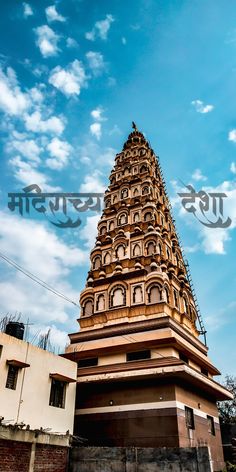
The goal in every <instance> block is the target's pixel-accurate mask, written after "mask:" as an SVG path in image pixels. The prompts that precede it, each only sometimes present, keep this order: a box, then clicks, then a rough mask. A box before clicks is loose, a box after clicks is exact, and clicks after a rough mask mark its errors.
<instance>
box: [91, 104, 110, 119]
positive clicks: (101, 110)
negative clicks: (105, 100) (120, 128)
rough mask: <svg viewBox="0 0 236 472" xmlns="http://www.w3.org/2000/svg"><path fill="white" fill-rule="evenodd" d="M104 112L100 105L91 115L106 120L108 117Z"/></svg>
mask: <svg viewBox="0 0 236 472" xmlns="http://www.w3.org/2000/svg"><path fill="white" fill-rule="evenodd" d="M103 113H104V110H103V109H102V108H101V107H98V108H95V109H94V110H92V111H91V116H92V118H94V120H96V121H104V120H105V119H106V118H104V117H103V116H102V114H103Z"/></svg>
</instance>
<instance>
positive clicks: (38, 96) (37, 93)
mask: <svg viewBox="0 0 236 472" xmlns="http://www.w3.org/2000/svg"><path fill="white" fill-rule="evenodd" d="M28 94H29V97H30V98H31V100H32V101H33V102H34V103H42V102H43V100H44V96H43V93H42V92H41V90H40V89H39V88H37V87H33V88H32V89H30V90H29V92H28Z"/></svg>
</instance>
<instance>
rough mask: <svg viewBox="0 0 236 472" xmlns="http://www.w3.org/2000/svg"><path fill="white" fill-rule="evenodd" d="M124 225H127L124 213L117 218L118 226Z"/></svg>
mask: <svg viewBox="0 0 236 472" xmlns="http://www.w3.org/2000/svg"><path fill="white" fill-rule="evenodd" d="M126 223H127V215H126V213H123V214H122V215H120V217H119V220H118V224H119V225H125V224H126Z"/></svg>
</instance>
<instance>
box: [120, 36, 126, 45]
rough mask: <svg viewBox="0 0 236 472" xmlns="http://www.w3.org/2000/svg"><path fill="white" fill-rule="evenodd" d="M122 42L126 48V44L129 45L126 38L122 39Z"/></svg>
mask: <svg viewBox="0 0 236 472" xmlns="http://www.w3.org/2000/svg"><path fill="white" fill-rule="evenodd" d="M121 42H122V44H124V46H125V45H126V43H127V40H126V38H125V37H124V36H122V38H121Z"/></svg>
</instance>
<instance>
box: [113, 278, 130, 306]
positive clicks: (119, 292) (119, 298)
mask: <svg viewBox="0 0 236 472" xmlns="http://www.w3.org/2000/svg"><path fill="white" fill-rule="evenodd" d="M126 293H127V286H126V284H124V283H118V284H115V285H113V286H112V287H111V288H110V290H109V308H110V309H112V308H118V307H122V306H126V298H127V297H126Z"/></svg>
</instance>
